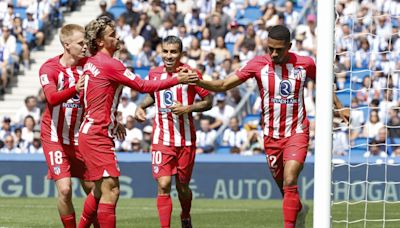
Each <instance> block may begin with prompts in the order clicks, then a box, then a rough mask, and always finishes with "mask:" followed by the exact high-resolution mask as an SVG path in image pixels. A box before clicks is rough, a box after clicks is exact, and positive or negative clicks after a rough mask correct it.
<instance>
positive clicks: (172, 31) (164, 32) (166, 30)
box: [158, 17, 178, 39]
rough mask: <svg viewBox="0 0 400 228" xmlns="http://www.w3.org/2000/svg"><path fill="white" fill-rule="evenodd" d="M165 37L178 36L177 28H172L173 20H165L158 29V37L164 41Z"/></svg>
mask: <svg viewBox="0 0 400 228" xmlns="http://www.w3.org/2000/svg"><path fill="white" fill-rule="evenodd" d="M167 36H178V28H177V27H175V26H174V23H173V19H172V18H170V17H167V18H165V19H164V21H163V23H162V26H160V29H158V37H160V38H161V39H164V38H165V37H167Z"/></svg>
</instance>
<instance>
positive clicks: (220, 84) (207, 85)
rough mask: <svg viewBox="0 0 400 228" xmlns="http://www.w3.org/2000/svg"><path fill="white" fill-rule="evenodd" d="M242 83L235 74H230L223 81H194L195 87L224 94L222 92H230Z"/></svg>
mask: <svg viewBox="0 0 400 228" xmlns="http://www.w3.org/2000/svg"><path fill="white" fill-rule="evenodd" d="M242 83H243V81H242V80H241V79H240V78H239V77H238V76H237V75H236V74H235V73H231V74H230V75H229V76H228V77H227V78H225V79H223V80H213V81H205V80H198V81H196V85H197V86H200V87H202V88H204V89H207V90H211V91H215V92H224V91H227V90H230V89H232V88H234V87H236V86H238V85H240V84H242Z"/></svg>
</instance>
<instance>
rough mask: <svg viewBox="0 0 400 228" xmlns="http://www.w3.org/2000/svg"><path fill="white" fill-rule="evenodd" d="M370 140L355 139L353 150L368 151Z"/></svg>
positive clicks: (363, 138)
mask: <svg viewBox="0 0 400 228" xmlns="http://www.w3.org/2000/svg"><path fill="white" fill-rule="evenodd" d="M369 142H370V140H369V139H368V138H365V137H358V138H356V139H354V145H353V146H352V148H351V150H352V151H353V150H363V151H364V152H365V151H366V150H367V149H368V143H369Z"/></svg>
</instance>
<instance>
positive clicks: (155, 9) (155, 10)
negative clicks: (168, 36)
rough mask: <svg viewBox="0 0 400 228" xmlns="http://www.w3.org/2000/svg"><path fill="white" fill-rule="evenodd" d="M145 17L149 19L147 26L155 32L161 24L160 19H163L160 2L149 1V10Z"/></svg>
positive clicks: (158, 0) (157, 0)
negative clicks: (151, 27) (150, 26)
mask: <svg viewBox="0 0 400 228" xmlns="http://www.w3.org/2000/svg"><path fill="white" fill-rule="evenodd" d="M147 15H148V17H149V18H150V20H149V24H150V25H152V26H153V27H154V28H155V29H156V30H158V29H160V27H161V24H162V23H163V22H162V19H163V18H164V10H163V9H162V8H161V1H160V0H153V1H151V3H150V10H149V11H148V12H147ZM171 23H172V22H171Z"/></svg>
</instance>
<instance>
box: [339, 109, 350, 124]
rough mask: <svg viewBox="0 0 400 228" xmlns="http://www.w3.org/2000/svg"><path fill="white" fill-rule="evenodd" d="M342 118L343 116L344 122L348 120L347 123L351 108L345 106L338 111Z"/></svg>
mask: <svg viewBox="0 0 400 228" xmlns="http://www.w3.org/2000/svg"><path fill="white" fill-rule="evenodd" d="M338 113H339V116H340V118H342V120H344V122H346V123H347V124H348V123H349V121H350V109H349V108H344V109H342V110H339V111H338Z"/></svg>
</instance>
